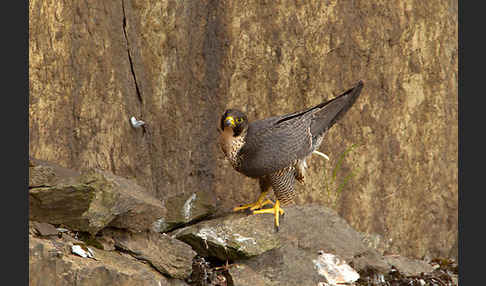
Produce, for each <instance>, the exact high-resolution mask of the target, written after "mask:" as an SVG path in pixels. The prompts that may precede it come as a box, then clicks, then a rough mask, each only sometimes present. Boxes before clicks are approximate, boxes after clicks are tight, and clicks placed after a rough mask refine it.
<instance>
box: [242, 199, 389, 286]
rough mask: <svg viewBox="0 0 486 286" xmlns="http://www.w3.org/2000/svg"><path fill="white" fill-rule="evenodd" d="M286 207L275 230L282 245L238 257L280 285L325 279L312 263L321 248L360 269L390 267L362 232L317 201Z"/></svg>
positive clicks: (383, 269) (382, 270)
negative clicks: (308, 204)
mask: <svg viewBox="0 0 486 286" xmlns="http://www.w3.org/2000/svg"><path fill="white" fill-rule="evenodd" d="M285 211H286V214H285V219H284V221H283V222H282V226H281V228H280V231H279V232H278V233H276V234H275V235H277V236H278V238H279V241H280V247H278V248H275V249H273V250H271V251H268V252H266V253H264V254H262V255H259V256H256V257H253V258H250V259H249V260H247V261H239V262H240V263H244V264H246V265H248V266H249V267H250V268H251V269H252V270H253V271H256V272H257V273H258V274H260V275H263V276H264V277H265V279H268V280H270V281H273V282H278V283H279V285H317V283H318V282H322V281H325V280H324V278H323V277H321V276H320V275H319V274H318V272H317V270H316V268H315V265H314V263H313V260H315V259H317V257H318V255H319V251H324V252H325V253H331V254H334V255H336V256H338V257H339V258H340V259H342V260H344V261H345V262H346V263H348V264H350V265H353V266H352V267H353V268H354V269H355V270H356V271H358V272H359V271H361V270H363V269H365V268H369V267H371V268H373V269H376V270H377V271H379V272H382V273H386V272H387V271H388V270H389V269H390V265H389V264H387V263H386V262H385V261H384V260H383V257H381V256H380V255H379V254H378V253H377V252H376V251H375V250H373V249H370V248H368V247H367V246H366V245H365V244H364V243H363V241H362V239H361V235H360V234H359V233H358V232H357V231H355V230H354V229H353V228H352V227H351V226H349V224H348V223H347V222H346V221H345V220H344V219H342V218H340V217H339V216H338V214H337V213H336V212H335V211H333V210H331V209H328V208H325V207H322V206H318V205H313V206H292V207H287V208H286V209H285ZM270 217H271V216H270ZM259 231H265V229H260V230H259ZM267 231H272V232H273V228H269V227H268V226H267Z"/></svg>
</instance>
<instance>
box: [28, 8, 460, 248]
mask: <svg viewBox="0 0 486 286" xmlns="http://www.w3.org/2000/svg"><path fill="white" fill-rule="evenodd" d="M457 27H458V21H457V1H439V0H432V1H420V0H405V1H384V2H376V1H336V0H331V1H307V2H300V1H298V2H282V3H277V2H271V1H210V0H206V1H159V2H156V3H154V2H152V1H144V0H136V1H126V0H122V1H118V2H106V1H96V2H89V3H88V2H72V1H66V2H64V1H39V0H32V1H29V90H30V96H29V140H30V143H29V153H30V154H31V155H33V156H34V157H37V158H40V159H44V160H50V161H53V162H56V163H58V164H60V165H62V166H64V167H68V168H74V169H82V168H90V167H96V168H100V169H104V170H107V171H111V172H113V173H115V174H116V175H119V176H123V177H128V178H135V180H136V181H137V183H138V184H139V185H141V186H143V187H145V188H146V189H147V190H148V191H149V192H150V193H151V194H152V195H154V196H155V197H157V198H158V199H161V200H162V199H164V198H167V197H169V196H173V195H177V194H179V193H184V192H192V191H195V190H199V189H205V190H208V191H211V192H214V194H215V196H216V197H217V199H218V201H219V204H220V206H221V208H223V209H224V208H229V207H232V206H234V205H237V204H240V203H246V202H248V201H251V200H254V199H255V198H256V196H257V193H258V186H257V184H256V182H254V181H252V180H250V179H247V178H243V176H241V175H239V174H237V173H236V172H235V171H234V170H232V169H231V168H230V166H229V164H228V163H227V162H225V161H224V160H223V156H222V154H221V152H220V150H218V148H217V146H216V136H217V132H216V125H217V123H216V122H217V120H218V117H219V115H220V113H221V112H222V111H223V110H224V108H225V107H229V106H235V107H239V108H241V109H243V110H245V111H247V112H248V114H249V117H250V119H257V118H263V117H266V116H270V115H277V114H281V113H285V112H290V111H294V110H298V109H302V108H304V107H307V106H311V105H313V104H317V103H320V102H322V101H324V100H326V99H329V98H331V97H333V96H335V95H337V94H338V93H339V92H342V91H343V90H345V89H346V88H349V87H350V86H352V84H354V83H355V82H357V80H359V79H362V80H364V82H365V87H364V89H363V94H362V97H361V98H360V99H359V101H358V102H357V103H356V105H355V106H354V107H353V108H352V109H351V110H350V111H349V112H348V114H347V115H346V116H345V117H344V118H343V119H342V121H341V122H339V123H338V124H336V126H335V127H333V129H331V130H330V132H329V134H328V136H327V138H326V139H325V140H324V144H323V145H322V147H321V148H320V151H322V152H324V153H326V154H328V155H330V157H331V160H333V161H331V167H332V166H334V165H335V163H336V161H335V160H336V158H338V157H339V154H341V153H342V152H343V151H344V150H346V149H348V148H349V147H350V146H351V145H353V144H356V146H357V147H356V148H355V150H354V151H353V152H350V153H349V154H347V155H346V157H345V158H344V160H343V163H342V166H341V169H340V170H341V171H340V172H339V173H338V179H340V180H343V179H344V178H345V177H346V176H347V175H348V174H349V173H350V172H353V173H354V176H353V177H352V178H351V179H350V180H349V182H348V183H347V184H345V185H344V187H343V188H342V190H341V191H340V192H339V193H337V194H336V193H334V191H335V190H332V191H333V193H330V194H331V195H332V196H328V194H327V193H326V192H325V191H324V189H325V184H326V182H328V180H329V177H328V176H327V177H326V176H323V172H324V169H323V167H322V161H321V160H320V159H319V160H312V162H310V163H309V165H310V169H309V172H308V174H309V179H308V180H307V185H306V186H304V187H302V186H299V187H298V188H299V189H300V190H304V189H305V190H306V191H305V193H304V194H302V195H301V196H300V197H299V198H298V203H306V202H315V203H320V204H326V205H329V206H331V207H333V208H334V209H336V210H337V211H338V212H339V213H340V214H341V215H342V216H343V217H344V218H345V219H346V220H347V221H349V222H350V224H351V225H352V226H353V227H355V228H356V229H358V230H359V231H363V232H368V233H378V234H380V235H382V236H384V237H385V238H386V239H392V242H391V246H390V248H391V250H392V251H393V252H395V253H402V254H405V255H407V256H415V257H421V256H423V255H426V254H427V255H430V256H437V255H439V256H441V255H448V254H449V252H450V249H451V248H452V247H453V245H454V243H455V241H456V238H457V192H458V187H457V156H458V143H457V138H458V137H457V134H458V127H457V118H458V104H457V96H458V93H457V86H458V84H457V74H458V72H457V70H458V60H457V49H458V43H457V35H458V29H457ZM131 116H135V117H136V118H137V119H142V120H144V121H145V122H147V124H146V126H145V129H134V128H132V127H131V126H130V124H129V118H130V117H131ZM326 168H327V169H329V168H330V167H326ZM327 169H326V170H327ZM339 182H340V181H339Z"/></svg>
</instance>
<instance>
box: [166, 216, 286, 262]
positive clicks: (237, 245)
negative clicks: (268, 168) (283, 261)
mask: <svg viewBox="0 0 486 286" xmlns="http://www.w3.org/2000/svg"><path fill="white" fill-rule="evenodd" d="M272 222H273V218H272V217H271V216H263V215H262V216H261V217H254V216H247V215H245V214H231V215H228V216H225V217H222V218H217V219H213V220H208V221H203V222H200V223H197V224H195V225H191V226H188V227H185V228H182V229H180V230H177V231H175V232H174V234H173V235H174V236H175V237H176V238H177V239H179V240H181V241H184V242H185V243H187V244H189V245H191V246H192V248H193V249H194V250H196V251H197V253H198V254H199V255H201V256H204V257H208V256H209V257H215V258H218V259H219V260H221V261H226V260H235V259H242V258H249V257H252V256H256V255H260V254H262V253H264V252H266V251H269V250H271V249H274V248H276V247H278V246H279V245H280V244H279V240H278V236H276V235H275V234H274V233H273V226H272Z"/></svg>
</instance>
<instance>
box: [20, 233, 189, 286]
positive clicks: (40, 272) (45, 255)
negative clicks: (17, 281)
mask: <svg viewBox="0 0 486 286" xmlns="http://www.w3.org/2000/svg"><path fill="white" fill-rule="evenodd" d="M69 249H70V247H69V244H68V243H67V242H65V241H63V240H60V239H55V240H48V239H39V238H35V237H32V236H29V285H31V286H48V285H56V286H63V285H66V286H68V285H80V286H82V285H86V286H96V285H100V286H101V285H117V286H122V285H123V286H129V285H130V286H136V285H140V286H147V285H148V286H150V285H153V286H162V285H166V286H175V285H187V284H185V283H184V282H182V281H180V280H174V279H168V278H166V277H164V276H163V275H162V274H160V273H158V272H157V271H156V270H155V269H153V268H152V267H151V266H150V265H148V264H145V263H142V262H140V261H137V260H136V259H134V258H132V257H130V256H127V255H123V254H120V253H116V252H109V251H103V250H99V249H96V250H95V258H96V259H97V260H94V259H90V258H82V257H79V256H76V255H74V254H71V253H70V252H69Z"/></svg>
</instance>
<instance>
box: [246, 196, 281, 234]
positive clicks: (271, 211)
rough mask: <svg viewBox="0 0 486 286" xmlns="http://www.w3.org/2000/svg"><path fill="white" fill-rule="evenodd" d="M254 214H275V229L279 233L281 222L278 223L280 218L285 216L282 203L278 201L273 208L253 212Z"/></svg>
mask: <svg viewBox="0 0 486 286" xmlns="http://www.w3.org/2000/svg"><path fill="white" fill-rule="evenodd" d="M253 213H254V214H274V215H275V228H276V229H277V231H278V228H279V222H278V219H279V216H280V215H284V214H285V212H284V210H283V209H282V208H280V202H279V201H278V200H277V201H276V202H275V205H274V206H273V208H270V209H262V210H256V211H253Z"/></svg>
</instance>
